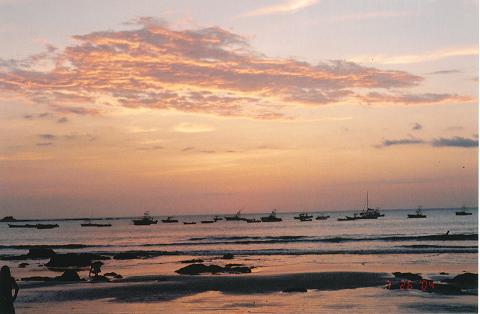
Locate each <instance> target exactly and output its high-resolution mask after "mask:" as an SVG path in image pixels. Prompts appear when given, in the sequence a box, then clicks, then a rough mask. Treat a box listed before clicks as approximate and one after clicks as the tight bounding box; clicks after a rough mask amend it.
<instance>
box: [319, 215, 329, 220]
mask: <svg viewBox="0 0 480 314" xmlns="http://www.w3.org/2000/svg"><path fill="white" fill-rule="evenodd" d="M328 218H330V216H323V215H321V216H317V218H315V219H316V220H327V219H328Z"/></svg>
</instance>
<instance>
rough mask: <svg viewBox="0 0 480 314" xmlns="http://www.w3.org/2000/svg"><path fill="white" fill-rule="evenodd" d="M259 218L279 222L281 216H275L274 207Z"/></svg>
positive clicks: (264, 220)
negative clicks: (267, 213) (266, 214)
mask: <svg viewBox="0 0 480 314" xmlns="http://www.w3.org/2000/svg"><path fill="white" fill-rule="evenodd" d="M260 219H261V221H262V222H279V221H282V218H279V217H277V210H276V209H274V210H272V212H271V213H270V215H268V216H265V217H261V218H260Z"/></svg>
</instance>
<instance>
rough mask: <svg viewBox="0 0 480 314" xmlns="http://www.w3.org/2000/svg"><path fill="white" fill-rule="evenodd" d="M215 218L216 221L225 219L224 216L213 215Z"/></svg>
mask: <svg viewBox="0 0 480 314" xmlns="http://www.w3.org/2000/svg"><path fill="white" fill-rule="evenodd" d="M213 220H215V221H219V220H223V218H222V217H220V216H215V217H213Z"/></svg>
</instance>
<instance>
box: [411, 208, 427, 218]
mask: <svg viewBox="0 0 480 314" xmlns="http://www.w3.org/2000/svg"><path fill="white" fill-rule="evenodd" d="M408 218H427V215H424V214H422V206H419V207H418V208H417V210H416V211H415V214H408Z"/></svg>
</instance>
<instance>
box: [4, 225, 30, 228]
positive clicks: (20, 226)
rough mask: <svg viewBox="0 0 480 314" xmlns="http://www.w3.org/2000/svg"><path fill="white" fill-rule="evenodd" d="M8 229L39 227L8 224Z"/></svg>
mask: <svg viewBox="0 0 480 314" xmlns="http://www.w3.org/2000/svg"><path fill="white" fill-rule="evenodd" d="M8 227H9V228H37V225H29V224H26V225H12V224H8Z"/></svg>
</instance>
